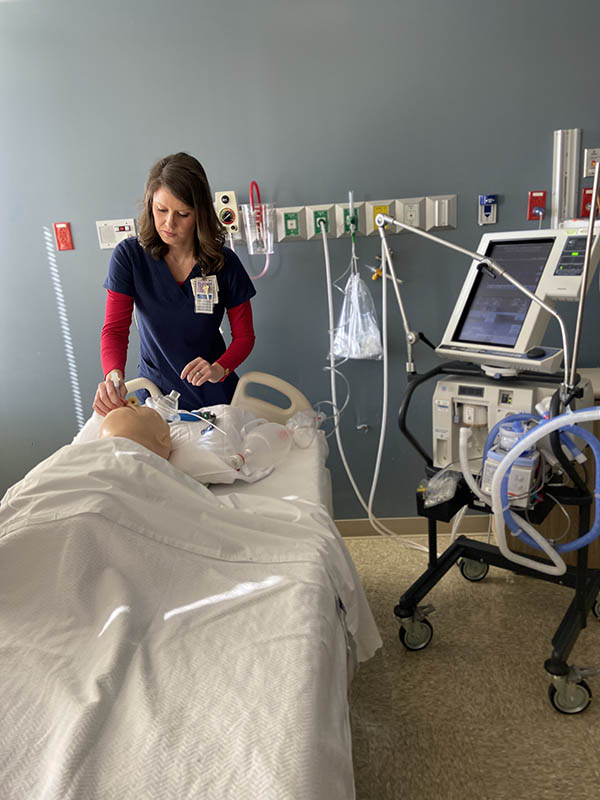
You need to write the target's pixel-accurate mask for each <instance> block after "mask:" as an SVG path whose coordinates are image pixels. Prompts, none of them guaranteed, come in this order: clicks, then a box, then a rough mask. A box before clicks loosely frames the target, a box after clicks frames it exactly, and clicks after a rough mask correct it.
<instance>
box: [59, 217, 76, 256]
mask: <svg viewBox="0 0 600 800" xmlns="http://www.w3.org/2000/svg"><path fill="white" fill-rule="evenodd" d="M54 238H55V239H56V249H57V250H74V249H75V248H74V247H73V237H72V236H71V224H70V223H69V222H55V223H54Z"/></svg>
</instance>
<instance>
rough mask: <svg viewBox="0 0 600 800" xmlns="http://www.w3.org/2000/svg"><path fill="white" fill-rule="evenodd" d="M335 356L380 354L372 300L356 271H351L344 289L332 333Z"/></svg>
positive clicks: (358, 356)
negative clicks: (336, 323)
mask: <svg viewBox="0 0 600 800" xmlns="http://www.w3.org/2000/svg"><path fill="white" fill-rule="evenodd" d="M333 355H334V356H335V357H336V358H372V359H381V358H383V349H382V347H381V333H380V331H379V327H378V325H377V315H376V313H375V304H374V303H373V298H372V297H371V293H370V292H369V290H368V288H367V285H366V284H365V282H364V281H363V280H362V278H361V277H360V276H359V274H358V272H352V274H351V275H350V277H349V278H348V283H347V284H346V288H345V290H344V303H343V305H342V311H341V313H340V319H339V322H338V326H337V328H336V329H335V331H334V335H333Z"/></svg>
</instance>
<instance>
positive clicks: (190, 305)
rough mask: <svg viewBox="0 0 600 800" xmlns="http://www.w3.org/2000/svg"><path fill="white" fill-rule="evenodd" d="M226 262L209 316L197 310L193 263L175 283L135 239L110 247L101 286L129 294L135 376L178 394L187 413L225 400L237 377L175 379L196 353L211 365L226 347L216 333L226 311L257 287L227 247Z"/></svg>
mask: <svg viewBox="0 0 600 800" xmlns="http://www.w3.org/2000/svg"><path fill="white" fill-rule="evenodd" d="M223 253H224V256H225V263H224V264H223V267H222V268H221V269H220V270H219V272H217V273H216V275H217V282H218V285H219V302H218V304H217V305H215V306H213V312H212V314H196V312H195V310H194V296H193V292H192V285H191V282H190V279H191V278H200V277H202V271H201V269H200V267H199V266H198V264H196V265H195V266H194V268H193V270H192V271H191V273H190V274H189V275H188V277H187V278H186V280H185V282H184V283H183V284H182V285H181V286H179V285H178V283H177V281H176V280H175V278H174V277H173V276H172V275H171V272H170V271H169V268H168V266H167V264H166V263H165V261H164V259H160V260H158V261H156V260H155V259H154V258H152V256H151V255H150V254H149V253H147V252H146V251H145V250H144V249H143V248H142V246H141V245H140V243H139V242H138V240H137V239H136V238H135V237H132V238H130V239H125V240H124V241H122V242H120V243H119V244H118V245H117V247H116V248H115V250H114V251H113V254H112V257H111V260H110V265H109V268H108V277H107V278H106V280H105V281H104V284H103V285H104V288H105V289H110V290H111V291H113V292H120V293H121V294H126V295H129V296H130V297H133V300H134V303H135V310H136V317H137V324H138V331H139V337H140V363H139V367H138V369H139V374H140V376H142V377H144V378H149V379H150V380H151V381H152V382H153V383H155V384H156V385H157V386H158V388H159V389H160V390H161V392H162V393H163V394H169V392H170V391H171V389H175V391H177V392H179V394H180V398H179V408H182V409H186V410H188V411H190V410H192V409H195V408H202V407H204V406H210V405H216V404H218V403H230V402H231V398H232V397H233V393H234V391H235V387H236V384H237V382H238V377H237V375H236V374H235V373H234V372H232V373H231V374H230V375H228V376H227V378H225V380H224V381H221V382H220V383H208V382H207V383H204V384H203V385H202V386H192V384H191V383H188V382H187V380H184V381H182V380H181V378H180V377H179V376H180V375H181V371H182V369H183V368H184V367H185V365H186V364H187V363H189V362H190V361H192V360H193V359H194V358H198V357H199V356H200V357H202V358H204V359H205V360H206V361H208V362H209V363H210V364H212V363H214V362H215V361H216V360H217V359H218V358H219V357H220V356H222V355H223V353H224V352H225V350H226V349H227V348H226V346H225V341H224V339H223V337H222V336H221V333H220V331H219V326H220V324H221V322H222V320H223V315H224V313H225V310H226V309H228V308H234V307H235V306H239V305H240V304H241V303H245V302H246V300H249V299H250V298H251V297H254V295H255V294H256V289H255V288H254V284H253V283H252V281H251V279H250V277H249V276H248V273H247V272H246V270H245V269H244V267H243V265H242V262H241V261H240V260H239V258H238V257H237V256H236V254H235V253H234V252H233V251H232V250H230V249H229V248H228V247H224V248H223Z"/></svg>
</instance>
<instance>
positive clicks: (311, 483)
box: [210, 431, 333, 514]
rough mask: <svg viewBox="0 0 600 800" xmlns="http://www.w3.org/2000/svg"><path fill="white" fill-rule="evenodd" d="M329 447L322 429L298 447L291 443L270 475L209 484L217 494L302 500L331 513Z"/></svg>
mask: <svg viewBox="0 0 600 800" xmlns="http://www.w3.org/2000/svg"><path fill="white" fill-rule="evenodd" d="M328 454H329V448H328V446H327V439H326V438H325V435H324V433H323V431H317V432H316V436H315V438H314V439H313V441H312V443H311V444H310V445H309V446H308V447H306V448H301V447H297V446H296V445H294V446H293V447H292V449H291V450H290V452H289V453H288V455H287V456H286V459H285V461H283V462H282V463H281V464H279V465H278V466H277V467H276V468H275V469H274V470H273V472H272V473H271V474H270V475H267V477H266V478H261V480H259V481H257V482H256V483H241V482H240V481H237V482H236V483H234V484H232V485H227V484H224V485H215V486H211V487H210V489H211V491H212V492H213V493H214V494H215V495H217V497H223V496H225V495H229V494H231V493H236V494H238V493H239V494H242V495H253V496H255V497H256V496H263V495H264V496H266V497H272V498H281V499H291V500H294V499H302V500H308V501H309V502H311V503H319V504H321V505H323V506H325V508H326V509H327V511H328V512H329V513H330V514H333V501H332V493H331V475H330V473H329V470H328V469H327V467H326V466H325V462H326V460H327V456H328Z"/></svg>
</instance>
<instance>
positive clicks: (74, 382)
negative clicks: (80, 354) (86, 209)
mask: <svg viewBox="0 0 600 800" xmlns="http://www.w3.org/2000/svg"><path fill="white" fill-rule="evenodd" d="M43 230H44V239H45V240H46V253H47V255H48V267H49V269H50V280H51V282H52V287H53V289H54V297H55V298H56V310H57V311H58V323H59V325H60V330H61V333H62V337H63V343H64V347H65V356H66V359H67V372H68V373H69V380H70V382H71V394H72V395H73V404H74V406H75V419H76V420H77V427H78V430H81V429H82V428H83V426H84V424H85V417H84V414H83V403H82V402H81V390H80V389H79V377H78V374H77V362H76V361H75V350H74V348H73V339H72V338H71V329H70V327H69V317H68V315H67V306H66V303H65V296H64V293H63V290H62V282H61V279H60V273H59V271H58V264H57V263H56V255H55V246H54V238H53V236H52V232H51V231H50V228H47V227H46V226H44V229H43Z"/></svg>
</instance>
